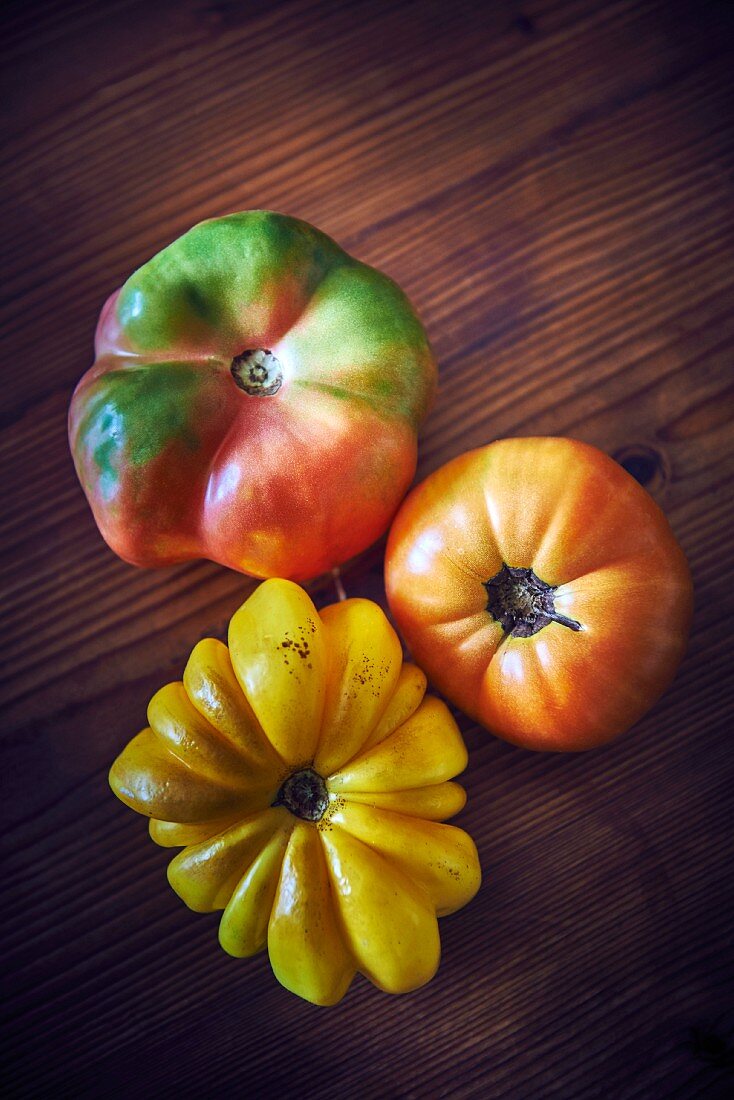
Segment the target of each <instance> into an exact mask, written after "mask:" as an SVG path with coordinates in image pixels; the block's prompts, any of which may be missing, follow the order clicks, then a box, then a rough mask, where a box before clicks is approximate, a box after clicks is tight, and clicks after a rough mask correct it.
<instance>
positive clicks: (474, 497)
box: [385, 437, 693, 751]
mask: <svg viewBox="0 0 734 1100" xmlns="http://www.w3.org/2000/svg"><path fill="white" fill-rule="evenodd" d="M385 586H386V590H387V596H388V601H389V605H390V609H391V612H392V614H393V617H394V619H395V622H396V623H397V625H398V628H399V630H400V632H401V634H402V636H403V638H404V639H405V641H406V643H407V646H408V648H409V650H410V653H411V655H412V657H413V659H414V660H415V661H416V663H417V664H418V665H419V666H420V667H421V668H422V669H424V671H425V672H426V673H427V675H428V677H429V679H430V680H431V681H432V682H433V683H434V684H435V686H436V687H437V688H438V689H439V690H440V691H441V692H442V693H443V694H444V695H445V696H446V698H448V699H449V700H450V701H451V702H452V703H454V704H455V705H456V706H458V707H460V708H461V709H462V710H463V711H464V712H465V713H466V714H468V715H469V716H470V717H471V718H473V719H474V720H476V721H477V722H479V723H480V724H482V725H483V726H485V727H486V728H487V729H488V730H489V731H491V732H492V733H494V734H496V735H497V736H498V737H501V738H504V739H505V740H507V741H510V742H513V743H514V744H516V745H521V746H523V747H525V748H530V749H536V750H553V751H579V750H584V749H591V748H595V747H597V746H600V745H603V744H605V743H607V742H609V741H612V740H613V739H614V738H616V737H618V736H620V735H621V734H622V733H624V732H625V731H627V730H628V729H630V727H631V726H633V725H634V724H635V722H637V721H638V720H639V719H640V718H641V717H642V716H643V715H644V714H645V713H646V712H647V711H648V710H649V709H650V707H651V706H652V705H653V704H654V703H655V702H656V700H657V699H658V698H659V697H660V696H661V695H662V693H663V692H664V691H665V689H666V688H667V687H668V686H669V684H670V683H671V681H672V680H673V677H674V675H675V672H676V670H677V668H678V665H679V664H680V661H681V659H682V657H683V655H684V652H685V649H686V644H687V638H688V633H689V629H690V622H691V616H692V611H693V588H692V583H691V576H690V571H689V568H688V563H687V561H686V559H685V555H684V554H683V551H682V550H681V548H680V546H679V545H678V543H677V542H676V539H675V537H674V535H673V532H672V531H671V528H670V525H669V523H668V521H667V519H666V517H665V515H664V514H663V512H662V511H661V509H660V508H659V507H658V505H657V504H656V503H655V502H654V501H653V499H652V497H650V495H649V494H648V493H647V492H646V491H645V490H644V489H643V488H642V487H641V486H640V485H639V484H638V483H637V482H636V481H635V480H634V479H633V478H632V477H631V476H630V475H629V474H628V473H627V472H626V471H625V470H624V469H622V467H621V466H619V465H618V464H617V463H616V462H614V461H613V460H612V459H611V458H609V457H608V456H607V455H605V454H604V453H603V452H602V451H600V450H598V449H597V448H595V447H592V446H590V445H589V444H586V443H581V442H578V441H576V440H571V439H563V438H556V437H547V438H544V437H536V438H528V439H503V440H498V441H497V442H494V443H490V444H489V445H488V446H486V447H481V448H479V449H477V450H473V451H468V452H467V453H465V454H462V455H460V456H458V457H457V458H454V459H453V460H451V461H450V462H448V463H447V464H446V465H445V466H442V467H441V468H440V469H438V470H436V471H435V472H434V473H432V474H431V475H429V477H427V478H426V480H425V481H423V482H422V483H421V484H420V485H418V487H417V488H415V489H414V490H413V491H412V492H411V493H410V494H409V495H408V497H407V498H406V500H405V501H404V503H403V505H402V506H401V508H400V510H399V511H398V514H397V516H396V518H395V521H394V523H393V525H392V527H391V530H390V534H389V537H388V544H387V551H386V557H385Z"/></svg>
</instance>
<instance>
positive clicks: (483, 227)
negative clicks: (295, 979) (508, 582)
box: [0, 0, 734, 1100]
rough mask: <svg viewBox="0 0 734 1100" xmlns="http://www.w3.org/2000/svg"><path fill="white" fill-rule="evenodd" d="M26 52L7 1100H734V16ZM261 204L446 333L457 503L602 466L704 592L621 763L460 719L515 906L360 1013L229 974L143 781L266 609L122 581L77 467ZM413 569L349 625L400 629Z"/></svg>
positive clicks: (192, 582)
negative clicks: (637, 491)
mask: <svg viewBox="0 0 734 1100" xmlns="http://www.w3.org/2000/svg"><path fill="white" fill-rule="evenodd" d="M2 42H3V51H4V60H3V66H2V79H3V83H4V93H5V94H4V102H5V115H4V130H5V135H4V136H5V138H6V141H5V142H4V152H3V157H4V160H5V166H4V167H5V171H4V185H3V193H2V206H3V213H4V215H5V223H4V240H5V249H4V256H5V259H4V264H3V284H4V285H3V320H2V329H3V343H4V354H3V368H2V369H3V385H2V406H3V415H2V436H1V445H2V470H3V480H4V488H3V502H4V503H3V510H2V516H1V517H0V522H1V523H2V579H3V594H2V606H3V619H4V627H3V640H4V643H5V645H4V647H3V648H4V653H3V669H2V676H3V688H2V690H3V704H2V705H3V710H2V756H1V757H0V773H1V774H2V777H3V781H4V795H3V799H2V808H3V815H4V823H3V831H2V840H3V847H4V853H5V855H4V871H3V887H4V891H3V893H4V902H3V912H2V918H3V932H2V940H1V941H0V942H2V945H3V956H4V958H3V969H4V972H5V986H6V994H7V999H6V1007H5V1013H6V1015H7V1026H6V1030H5V1043H6V1054H5V1058H4V1067H5V1073H6V1075H7V1078H6V1082H7V1083H6V1095H13V1096H54V1097H57V1096H67V1095H68V1096H73V1097H84V1096H93V1097H107V1096H125V1097H133V1098H138V1097H148V1096H156V1097H158V1096H173V1097H189V1096H191V1097H217V1096H224V1095H227V1096H231V1095H235V1096H247V1097H260V1096H272V1097H294V1098H297V1100H307V1098H310V1097H318V1098H319V1100H329V1098H332V1097H333V1098H337V1097H338V1098H340V1100H341V1098H345V1097H349V1098H351V1097H399V1098H408V1097H417V1098H423V1097H431V1098H432V1097H475V1096H476V1097H513V1098H514V1097H518V1098H520V1100H534V1098H543V1100H545V1098H548V1097H553V1098H555V1097H558V1098H563V1100H568V1098H573V1097H605V1098H613V1100H617V1098H620V1097H624V1098H627V1097H644V1098H648V1097H652V1098H657V1097H679V1098H687V1097H719V1096H721V1097H723V1096H725V1095H732V1092H731V1091H730V1090H731V1089H732V1088H734V1084H733V1083H732V1079H731V1077H730V1076H728V1074H731V1068H727V1066H726V1063H727V1061H728V1062H729V1067H730V1066H731V1061H732V1058H731V1055H728V1056H727V1054H726V1050H725V1046H724V1044H725V1038H726V1035H727V1034H728V1035H729V1042H731V1032H732V1029H733V1028H734V967H733V965H732V955H733V944H732V908H733V906H732V903H733V901H734V892H733V890H732V874H731V858H732V839H733V837H732V833H733V831H734V830H733V825H734V813H732V802H733V800H734V799H733V794H734V767H733V763H732V762H733V761H734V750H733V748H732V691H731V680H730V679H727V671H728V657H729V652H730V648H731V646H730V639H729V630H730V623H731V617H732V614H734V601H733V600H732V580H733V579H734V571H733V569H732V523H731V518H732V494H731V481H730V478H731V474H732V464H731V460H730V458H731V447H730V445H731V442H732V437H731V423H732V394H733V392H734V391H733V389H732V361H733V359H734V308H733V307H734V265H733V264H732V245H733V244H734V187H733V185H732V178H733V177H732V169H733V167H734V156H733V155H732V153H733V149H734V140H733V139H734V134H733V129H734V128H733V127H732V125H731V123H732V118H733V116H734V110H733V107H734V104H733V101H732V90H733V86H734V49H733V45H734V6H733V5H731V4H727V3H723V2H722V3H717V2H714V0H698V2H696V3H694V2H691V3H675V2H673V3H671V0H661V2H650V3H648V2H644V3H635V2H632V0H612V2H602V0H598V2H592V0H526V2H525V0H522V2H519V0H518V2H512V0H504V2H497V3H468V2H466V0H450V2H448V3H446V2H444V3H438V2H436V3H433V2H420V0H413V2H397V3H387V2H385V3H378V2H357V3H335V2H331V0H290V2H287V3H266V2H264V0H256V2H253V3H241V4H239V3H216V2H212V3H207V2H206V0H196V2H194V0H186V2H183V3H181V2H176V0H149V2H142V0H138V2H130V0H114V2H110V3H107V4H94V3H90V2H87V0H73V2H68V3H63V2H60V0H57V2H55V3H54V2H49V3H42V4H37V3H33V2H29V0H23V2H21V0H18V2H17V3H12V4H9V5H8V6H7V7H6V9H5V16H4V27H3V35H2ZM248 207H269V208H272V209H276V210H281V211H285V212H288V213H291V214H295V215H298V216H300V217H303V218H305V219H307V220H309V221H311V222H314V223H315V224H317V225H318V226H320V227H321V228H323V229H325V230H326V231H327V232H328V233H330V234H331V235H333V236H334V237H335V238H336V239H337V240H338V241H339V242H340V243H341V244H343V245H344V247H346V248H347V249H348V250H349V251H351V252H353V253H355V254H356V255H357V256H359V257H360V258H361V259H363V260H366V261H368V262H369V263H372V264H375V265H377V266H378V267H380V268H383V269H384V270H385V271H387V272H388V273H389V274H390V275H392V276H393V277H394V278H395V279H397V281H398V282H399V283H400V284H401V285H402V286H403V287H404V288H405V289H406V291H407V292H408V294H409V295H410V296H411V298H412V299H413V301H414V302H415V304H416V305H417V307H418V309H419V311H420V313H421V315H422V316H423V318H424V320H425V323H426V326H427V328H428V331H429V334H430V337H431V340H432V342H433V344H434V347H435V350H436V353H437V356H438V360H439V362H440V373H441V386H440V393H439V397H438V400H437V402H436V404H435V407H434V409H433V412H432V414H431V416H430V418H429V420H428V422H427V424H426V426H425V429H424V432H423V436H422V442H421V451H420V463H419V470H418V477H419V478H420V477H423V476H425V475H426V474H427V473H429V472H430V471H431V470H433V469H435V468H436V467H437V466H438V465H440V464H442V463H443V462H445V461H446V460H447V459H449V458H450V457H452V456H454V455H456V454H458V453H459V452H460V451H462V450H464V449H466V448H468V447H470V446H476V445H479V444H482V443H485V442H488V441H489V440H491V439H494V438H496V437H498V436H506V435H522V434H559V435H562V434H567V435H571V436H575V437H577V438H579V439H583V440H587V441H590V442H592V443H594V444H596V445H597V446H598V447H601V448H603V449H604V450H605V451H607V452H608V453H609V454H612V455H615V456H616V457H618V458H620V460H621V461H624V462H625V463H626V464H627V466H628V468H629V469H630V470H632V471H633V472H634V473H635V474H636V475H637V476H638V478H639V479H640V480H642V481H643V483H644V484H646V485H647V486H648V488H649V489H650V491H651V492H652V493H653V495H654V496H655V497H656V499H657V500H658V501H659V502H660V504H661V505H662V507H663V508H664V509H665V511H666V512H667V514H668V516H669V518H670V521H671V523H672V525H673V528H674V530H675V533H676V535H677V537H678V538H679V540H680V542H681V543H682V545H683V547H684V549H685V551H686V553H687V554H688V556H689V559H690V562H691V566H692V570H693V576H694V582H695V588H696V615H695V621H694V626H693V632H692V637H691V642H690V649H689V653H688V656H687V658H686V660H685V662H684V664H683V666H682V668H681V670H680V673H679V675H678V678H677V680H676V682H675V684H674V686H673V687H672V689H671V690H670V691H669V692H668V693H667V695H666V696H665V697H664V698H663V700H662V701H661V702H660V703H659V704H658V705H657V706H656V707H655V708H654V710H653V711H652V712H651V713H650V714H649V715H648V716H647V717H646V718H645V719H644V720H643V721H642V722H640V723H639V725H638V726H637V727H636V728H635V729H634V730H632V731H631V732H630V733H629V734H628V735H627V736H626V737H624V738H623V739H622V740H621V741H619V742H618V743H617V744H616V745H614V746H612V747H610V748H608V749H606V750H602V751H599V752H594V753H590V754H586V755H579V756H566V757H564V756H555V755H543V754H534V753H530V752H527V751H523V750H520V749H516V748H512V747H510V746H508V745H506V744H503V743H502V742H501V741H498V740H496V739H494V738H492V737H491V736H490V735H489V734H487V733H485V732H483V731H482V730H480V729H479V728H477V727H476V726H474V725H472V723H471V722H469V721H468V720H466V719H464V718H463V717H461V716H459V721H460V724H461V727H462V730H463V732H464V733H465V736H466V740H467V743H468V746H469V750H470V763H469V768H468V770H467V772H466V773H465V776H464V780H465V784H466V787H467V789H468V792H469V803H468V806H467V808H466V810H464V811H463V812H462V814H461V815H460V816H459V818H458V819H457V822H458V824H460V825H462V826H463V827H465V828H466V829H467V830H469V831H470V832H471V833H472V835H473V836H474V838H475V840H476V842H477V845H478V847H479V850H480V854H481V858H482V864H483V869H484V876H485V877H484V884H483V886H482V889H481V892H480V894H479V896H478V897H477V898H476V899H475V901H474V902H473V903H472V904H471V905H469V906H468V907H467V908H466V909H465V910H463V911H461V912H459V913H457V914H455V915H454V916H452V917H449V918H447V919H446V920H444V921H442V926H441V927H442V942H443V952H444V953H443V961H442V964H441V967H440V970H439V973H438V975H437V977H436V978H435V980H434V981H433V982H431V983H430V984H429V985H428V986H427V987H426V988H424V989H423V990H421V991H419V992H417V993H414V994H412V995H409V996H405V997H398V998H391V997H389V996H387V995H384V994H382V993H380V992H378V991H377V990H376V989H374V988H373V987H372V986H370V985H369V984H368V982H367V981H366V980H364V979H361V978H360V979H358V980H357V981H356V982H355V984H354V986H353V987H352V989H351V991H350V993H349V994H348V996H347V998H346V999H345V1000H344V1001H343V1002H342V1003H341V1005H339V1006H338V1007H336V1008H333V1009H318V1008H315V1007H313V1006H311V1005H308V1004H306V1003H304V1002H301V1001H299V1000H298V999H296V998H295V997H293V996H292V995H290V994H288V993H286V992H285V991H284V990H282V989H281V988H280V987H279V986H278V985H277V984H276V982H275V981H274V979H273V978H272V976H271V974H270V971H269V966H268V962H267V958H266V957H263V956H260V957H258V958H257V959H253V960H248V961H238V960H234V959H231V958H229V957H227V956H226V955H225V954H224V953H223V952H222V951H221V950H220V949H219V947H218V945H217V941H216V923H217V918H216V917H215V916H213V915H212V916H197V915H195V914H193V913H191V912H189V911H188V910H187V909H186V908H185V907H184V906H183V904H182V903H181V902H180V901H179V900H178V899H177V898H176V897H175V895H174V894H173V893H172V891H171V890H170V889H169V887H168V885H167V883H166V878H165V867H166V862H167V859H168V858H169V856H168V854H167V853H166V852H165V851H163V850H161V849H158V848H156V847H155V846H154V845H153V844H151V843H150V842H149V840H148V839H147V835H146V829H145V823H144V822H143V821H142V820H141V819H140V818H138V817H137V816H135V815H133V814H131V813H130V812H129V811H127V810H126V809H125V808H124V807H123V806H122V805H121V804H120V803H119V802H117V801H116V800H115V799H114V798H113V796H112V794H111V793H110V791H109V789H108V787H107V778H106V776H107V770H108V767H109V765H110V763H111V761H112V759H113V758H114V757H115V755H116V754H117V752H118V751H119V750H120V748H121V746H122V745H123V744H124V743H125V742H126V741H127V740H128V739H129V737H130V736H131V735H132V734H133V733H134V732H135V731H136V730H137V729H138V728H140V726H141V725H142V724H144V712H145V706H146V703H147V701H148V699H149V698H150V696H151V695H152V694H153V692H154V691H155V690H156V689H157V688H158V687H159V686H160V685H162V684H163V683H165V682H167V681H168V680H171V679H176V678H178V677H179V676H180V674H181V671H182V668H183V664H184V662H185V659H186V656H187V655H188V653H189V651H190V649H191V648H192V646H193V644H194V643H195V642H196V641H197V640H198V639H199V638H201V637H202V636H205V635H209V634H214V635H217V636H220V637H221V636H223V635H224V631H225V627H226V624H227V621H228V619H229V616H230V615H231V614H232V612H233V611H234V610H235V608H236V607H237V606H238V605H239V604H240V602H241V601H242V599H243V598H244V596H245V595H246V594H247V593H248V592H249V591H250V590H251V588H252V587H253V582H252V581H250V580H248V579H246V578H243V577H242V576H240V575H238V574H235V573H232V572H228V571H227V570H225V569H223V568H220V567H218V566H216V565H213V564H211V563H207V562H196V563H191V564H188V565H184V566H182V567H178V568H172V569H167V570H161V571H150V572H149V571H142V570H137V569H135V568H133V567H131V566H128V565H125V564H123V563H122V562H121V561H119V560H117V559H116V558H115V556H114V555H113V554H112V552H111V551H110V550H108V549H107V547H106V546H105V545H104V543H103V542H102V539H101V537H100V536H99V535H98V533H97V530H96V528H95V525H94V523H93V520H92V517H91V514H90V512H89V510H88V508H87V505H86V503H85V500H84V497H83V495H82V492H81V489H80V487H79V485H78V484H77V481H76V478H75V475H74V470H73V467H72V463H71V460H70V457H69V453H68V449H67V442H66V424H65V417H66V409H67V405H68V401H69V397H70V394H71V390H72V387H73V385H74V383H75V381H76V380H77V378H78V377H79V376H80V375H81V373H82V372H83V371H84V370H85V369H86V367H87V366H88V365H89V363H90V361H91V355H92V333H93V328H94V324H95V319H96V315H97V312H98V310H99V308H100V306H101V304H102V302H103V301H104V299H105V298H106V296H107V295H108V294H109V293H110V292H111V291H112V290H113V289H114V288H115V287H116V286H118V285H119V284H120V283H121V282H122V281H123V280H124V279H125V278H126V277H127V275H128V274H129V273H130V272H131V271H132V270H133V269H134V268H135V267H137V266H138V265H139V264H141V263H142V262H144V261H145V260H146V259H147V258H149V257H150V256H151V255H152V254H153V253H154V252H155V251H156V250H158V249H159V248H160V247H161V246H163V245H164V244H166V243H167V242H169V241H170V240H172V239H173V238H174V237H176V236H177V235H178V234H179V233H181V232H182V231H183V230H185V229H186V228H188V227H189V226H190V225H192V224H193V223H194V222H196V221H198V220H200V219H202V218H204V217H208V216H213V215H218V214H222V213H225V212H229V211H233V210H238V209H244V208H248ZM382 552H383V547H382V545H378V546H377V547H375V548H373V549H372V550H371V551H369V552H367V553H366V554H365V555H363V557H362V558H360V559H359V560H358V561H356V562H355V563H352V564H351V565H350V566H349V567H348V568H347V569H346V570H345V585H346V588H347V591H348V593H349V594H350V595H368V596H371V597H373V598H376V599H378V600H384V596H383V587H382ZM311 590H312V593H313V595H314V598H315V599H316V601H317V603H318V604H319V605H322V604H324V603H326V602H331V601H332V600H333V599H334V592H333V589H332V587H331V585H330V584H327V583H324V582H316V583H314V584H313V585H312V586H311Z"/></svg>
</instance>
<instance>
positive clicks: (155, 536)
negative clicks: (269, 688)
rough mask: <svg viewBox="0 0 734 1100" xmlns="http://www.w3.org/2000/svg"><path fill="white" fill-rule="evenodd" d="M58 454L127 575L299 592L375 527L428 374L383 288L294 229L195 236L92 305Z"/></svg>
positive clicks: (364, 542)
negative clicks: (189, 563)
mask: <svg viewBox="0 0 734 1100" xmlns="http://www.w3.org/2000/svg"><path fill="white" fill-rule="evenodd" d="M95 352H96V359H95V363H94V365H93V367H92V368H91V369H90V370H89V371H88V372H87V373H86V374H85V375H84V377H83V378H82V380H81V381H80V383H79V385H78V386H77V388H76V390H75V392H74V396H73V398H72V402H71V407H70V411H69V441H70V446H71V450H72V454H73V457H74V462H75V466H76V469H77V473H78V476H79V479H80V481H81V484H82V487H83V489H84V491H85V493H86V496H87V499H88V501H89V503H90V506H91V508H92V511H93V513H94V517H95V520H96V522H97V525H98V527H99V529H100V531H101V533H102V535H103V537H104V538H105V539H106V541H107V542H108V544H109V545H110V546H111V547H112V549H113V550H114V551H115V552H116V553H117V554H119V555H120V557H122V558H123V559H125V560H126V561H129V562H131V563H133V564H135V565H142V566H158V565H170V564H173V563H175V562H181V561H185V560H188V559H191V558H199V557H207V558H211V559H212V560H214V561H217V562H220V563H221V564H223V565H227V566H229V567H230V568H233V569H237V570H240V571H241V572H244V573H249V574H252V575H253V576H257V577H267V576H283V577H289V578H291V579H296V580H303V579H306V578H309V577H314V576H316V575H318V574H320V573H322V572H324V571H326V570H328V569H330V568H332V567H334V566H335V565H338V564H340V563H342V562H344V561H346V560H347V559H349V558H351V557H353V556H354V555H355V554H357V553H359V552H361V551H362V550H364V549H365V548H366V547H367V546H369V545H370V544H371V543H372V542H374V541H375V540H376V539H377V538H378V537H379V536H380V535H381V534H382V533H383V532H384V531H385V530H386V528H387V526H388V524H389V522H390V520H391V519H392V516H393V515H394V513H395V511H396V509H397V507H398V504H399V502H400V500H401V499H402V497H403V495H404V494H405V492H406V491H407V489H408V486H409V485H410V482H411V481H412V478H413V475H414V473H415V467H416V451H417V443H416V433H417V430H418V427H419V425H420V423H421V421H422V420H423V418H424V416H425V414H426V412H427V410H428V407H429V405H430V403H431V401H432V398H433V393H434V390H435V385H436V364H435V360H434V357H433V354H432V352H431V349H430V346H429V344H428V340H427V337H426V334H425V332H424V330H423V327H422V325H421V323H420V321H419V319H418V317H417V316H416V314H415V312H414V310H413V308H412V306H411V305H410V303H409V301H408V300H407V298H406V297H405V295H404V294H403V292H402V291H401V290H400V288H399V287H398V286H397V285H396V284H395V283H394V282H393V281H392V280H391V279H389V278H388V277H387V276H385V275H383V274H381V273H380V272H379V271H376V270H375V269H374V268H371V267H368V266H367V265H366V264H363V263H360V262H359V261H358V260H355V259H353V258H352V257H351V256H349V255H348V254H347V253H346V252H344V251H343V250H342V249H341V248H340V247H339V246H338V245H337V244H336V243H335V242H334V241H332V240H331V239H330V238H329V237H327V236H326V235H325V234H324V233H321V232H320V231H319V230H317V229H314V228H313V227H312V226H310V225H308V224H307V223H305V222H302V221H299V220H298V219H296V218H290V217H287V216H285V215H281V214H276V213H272V212H270V211H262V210H261V211H246V212H243V213H240V214H232V215H228V216H226V217H223V218H218V219H212V220H210V221H205V222H201V223H200V224H199V225H196V226H194V228H193V229H191V230H189V232H188V233H185V234H184V235H183V236H182V237H180V238H179V239H178V240H177V241H174V243H173V244H171V245H169V246H168V247H167V248H165V249H163V251H162V252H160V253H158V255H156V256H154V257H153V259H151V260H150V261H149V262H148V263H146V264H145V265H144V266H143V267H141V268H140V269H139V270H138V271H136V272H135V273H134V274H133V275H132V276H131V277H130V278H129V279H128V281H127V282H126V283H125V285H124V286H123V287H122V288H121V290H119V291H117V292H116V293H115V294H113V295H112V297H111V298H110V299H109V300H108V301H107V303H106V304H105V306H104V308H103V310H102V313H101V315H100V319H99V323H98V326H97V333H96V338H95Z"/></svg>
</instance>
